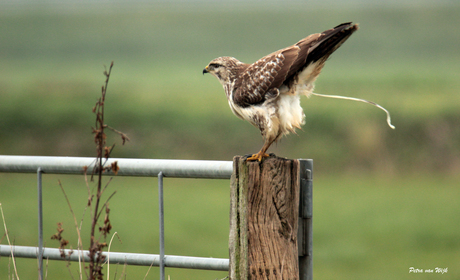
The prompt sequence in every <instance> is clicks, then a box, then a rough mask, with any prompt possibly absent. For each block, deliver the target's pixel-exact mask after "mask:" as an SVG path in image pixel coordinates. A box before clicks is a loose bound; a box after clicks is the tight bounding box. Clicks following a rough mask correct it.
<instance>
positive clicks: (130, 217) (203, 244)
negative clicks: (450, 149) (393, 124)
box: [0, 174, 460, 280]
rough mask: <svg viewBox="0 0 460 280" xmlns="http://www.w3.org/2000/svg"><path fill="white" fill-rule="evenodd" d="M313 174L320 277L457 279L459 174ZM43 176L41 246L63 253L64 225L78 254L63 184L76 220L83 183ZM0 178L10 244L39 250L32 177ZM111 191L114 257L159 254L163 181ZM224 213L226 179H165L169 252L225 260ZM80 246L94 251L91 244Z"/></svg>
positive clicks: (188, 274) (28, 264) (117, 182)
mask: <svg viewBox="0 0 460 280" xmlns="http://www.w3.org/2000/svg"><path fill="white" fill-rule="evenodd" d="M314 176H315V178H314V200H313V203H314V224H313V226H314V233H313V234H314V251H313V252H314V277H315V278H317V279H339V280H340V279H350V278H352V279H395V278H396V279H413V277H415V276H413V274H409V267H416V268H422V269H430V268H431V269H434V268H435V267H448V274H445V275H442V276H441V275H429V274H427V275H417V279H433V277H436V278H434V279H438V278H437V277H439V279H457V278H459V277H460V271H459V270H458V263H459V262H460V256H459V254H458V251H459V248H460V239H459V238H458V232H459V230H460V224H459V223H458V213H459V211H460V205H459V204H458V203H457V201H458V197H459V196H460V189H459V188H458V182H459V180H460V177H459V176H458V175H457V176H455V177H441V176H433V175H432V174H426V175H424V176H410V177H407V178H404V179H402V178H399V179H391V178H385V177H375V176H367V177H366V176H361V177H359V179H358V178H356V177H353V176H337V177H330V176H325V175H323V174H315V175H314ZM43 178H44V182H43V185H44V192H43V198H44V207H45V208H44V213H45V214H44V217H45V224H44V236H45V245H46V246H50V247H57V246H58V244H57V242H56V241H52V240H51V239H49V238H50V237H51V236H52V235H53V234H54V233H55V232H56V223H57V222H62V223H63V227H64V229H65V231H64V233H63V236H64V238H66V239H69V240H70V241H71V244H72V245H73V246H74V247H75V246H76V240H77V236H76V233H75V230H74V226H73V224H74V223H73V219H72V216H71V214H70V211H69V210H68V206H67V204H66V201H65V199H64V196H63V194H62V192H61V190H60V188H59V185H58V183H57V180H58V179H59V180H61V182H62V184H63V187H64V189H65V191H66V193H67V195H68V197H69V199H70V201H71V204H72V207H73V210H74V212H75V213H76V215H77V220H78V221H80V219H81V217H82V215H83V212H84V206H85V204H86V186H85V183H84V179H83V176H68V175H67V176H66V175H60V176H57V175H44V177H43ZM0 180H1V181H2V182H8V183H7V184H5V183H2V200H3V201H2V207H3V211H4V212H5V219H6V222H7V226H8V230H9V234H10V238H11V239H12V240H14V243H16V244H22V245H29V246H34V245H36V244H37V241H36V240H37V237H36V236H37V230H36V207H37V206H36V202H35V200H36V187H35V180H36V178H35V176H34V175H21V176H18V175H15V174H0ZM18 189H20V191H18ZM109 190H110V191H109V192H108V193H107V195H106V196H108V195H109V194H110V193H111V192H112V191H116V192H117V193H116V194H115V196H114V197H113V198H112V199H111V201H110V207H111V223H112V225H113V230H114V231H116V232H117V233H118V235H119V236H120V238H121V243H120V242H118V241H117V238H115V239H114V242H113V245H112V251H116V252H137V253H156V254H157V253H158V251H159V247H158V217H157V216H158V212H157V208H158V202H157V199H158V189H157V179H156V178H151V179H139V178H137V179H136V178H124V177H116V178H114V180H113V181H112V183H111V185H110V187H109ZM5 198H6V199H5ZM228 211H229V181H227V180H195V179H188V180H179V179H166V180H165V235H166V240H165V244H166V254H171V255H186V256H200V257H216V258H228V230H229V226H228V216H229V214H228ZM86 217H88V216H86ZM85 221H86V223H85V224H84V226H83V229H84V230H83V232H86V233H88V228H89V226H90V225H89V223H88V221H89V219H88V218H86V220H85ZM2 231H3V230H2ZM83 236H86V237H87V236H89V234H85V233H84V234H83ZM83 242H84V244H85V246H88V243H89V240H88V238H83ZM5 243H6V241H5V240H3V242H2V244H5ZM16 261H17V267H18V271H19V276H20V277H21V279H34V278H35V277H36V276H35V275H36V261H35V260H24V259H17V260H16ZM0 264H2V265H1V267H0V273H1V275H2V278H3V277H6V276H7V275H8V259H7V258H2V259H1V260H0ZM10 269H11V267H10ZM70 269H71V271H72V273H73V275H74V277H77V275H78V273H77V272H78V266H77V265H76V264H75V263H73V264H72V265H71V266H70ZM115 269H117V271H118V276H120V274H121V271H122V267H118V268H116V267H114V266H112V268H111V275H112V276H113V275H114V271H115ZM147 269H148V268H147V267H134V266H129V267H128V268H127V279H143V277H144V275H145V274H146V273H147ZM158 273H159V272H158V270H157V269H156V268H152V270H151V271H150V273H149V276H148V278H147V279H157V278H158ZM166 273H167V275H170V277H171V279H216V278H218V279H221V278H224V277H225V276H226V275H227V274H226V273H225V272H212V271H200V270H196V271H195V270H183V269H170V268H169V269H166ZM57 278H59V279H63V278H64V279H70V275H69V272H68V270H67V268H66V267H65V265H64V263H62V262H56V261H54V262H52V261H51V262H49V264H48V279H57ZM111 279H118V278H112V277H111Z"/></svg>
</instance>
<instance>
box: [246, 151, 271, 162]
mask: <svg viewBox="0 0 460 280" xmlns="http://www.w3.org/2000/svg"><path fill="white" fill-rule="evenodd" d="M266 157H269V155H268V154H266V153H260V152H259V153H257V154H253V155H252V156H250V157H248V158H246V161H256V160H257V161H259V162H260V161H262V159H263V158H266Z"/></svg>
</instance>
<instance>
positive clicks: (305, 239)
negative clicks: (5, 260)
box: [297, 159, 313, 280]
mask: <svg viewBox="0 0 460 280" xmlns="http://www.w3.org/2000/svg"><path fill="white" fill-rule="evenodd" d="M299 163H300V203H299V228H298V234H297V240H298V248H299V276H300V277H299V279H300V280H312V279H313V160H311V159H306V160H305V159H300V160H299Z"/></svg>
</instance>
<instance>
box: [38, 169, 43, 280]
mask: <svg viewBox="0 0 460 280" xmlns="http://www.w3.org/2000/svg"><path fill="white" fill-rule="evenodd" d="M37 190H38V279H39V280H43V200H42V169H41V167H39V168H38V169H37Z"/></svg>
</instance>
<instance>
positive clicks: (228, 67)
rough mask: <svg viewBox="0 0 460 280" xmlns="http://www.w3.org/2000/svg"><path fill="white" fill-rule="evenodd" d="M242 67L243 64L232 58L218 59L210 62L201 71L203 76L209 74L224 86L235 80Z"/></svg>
mask: <svg viewBox="0 0 460 280" xmlns="http://www.w3.org/2000/svg"><path fill="white" fill-rule="evenodd" d="M242 65H244V63H242V62H240V61H239V60H238V59H236V58H234V57H228V56H223V57H218V58H216V59H213V60H211V62H209V64H208V65H207V66H206V67H205V68H204V69H203V75H204V74H205V73H210V74H212V75H213V76H214V77H216V78H217V79H218V80H219V82H220V83H221V84H222V85H224V84H226V83H228V82H230V81H232V80H233V79H235V78H236V75H237V74H238V73H239V70H240V68H241V67H242Z"/></svg>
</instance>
